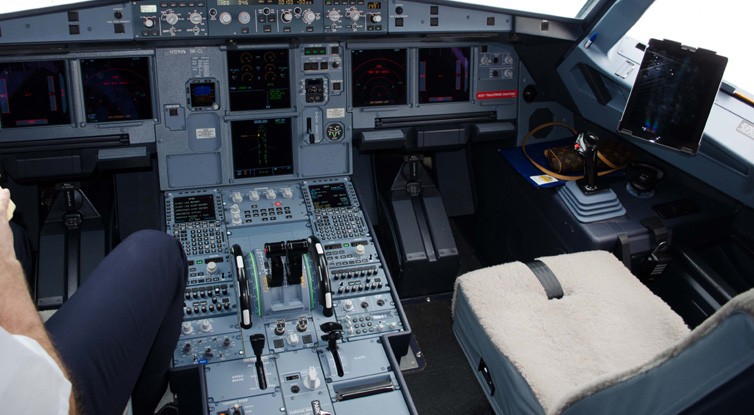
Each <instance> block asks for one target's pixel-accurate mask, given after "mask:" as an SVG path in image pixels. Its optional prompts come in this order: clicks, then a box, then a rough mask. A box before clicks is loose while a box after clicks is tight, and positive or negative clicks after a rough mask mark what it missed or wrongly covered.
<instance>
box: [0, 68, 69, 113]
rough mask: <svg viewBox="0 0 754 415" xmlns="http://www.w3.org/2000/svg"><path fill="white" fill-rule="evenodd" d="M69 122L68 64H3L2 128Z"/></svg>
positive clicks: (0, 75) (0, 71) (0, 89)
mask: <svg viewBox="0 0 754 415" xmlns="http://www.w3.org/2000/svg"><path fill="white" fill-rule="evenodd" d="M70 122H71V115H70V109H69V106H68V88H67V86H66V64H65V61H62V60H56V61H37V62H15V63H0V127H2V128H14V127H30V126H35V125H60V124H69V123H70Z"/></svg>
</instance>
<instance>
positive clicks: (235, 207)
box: [230, 203, 241, 216]
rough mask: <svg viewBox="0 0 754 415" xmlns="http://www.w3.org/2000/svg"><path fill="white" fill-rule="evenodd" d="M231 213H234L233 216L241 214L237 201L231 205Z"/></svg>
mask: <svg viewBox="0 0 754 415" xmlns="http://www.w3.org/2000/svg"><path fill="white" fill-rule="evenodd" d="M230 214H231V215H233V216H235V215H240V214H241V208H240V207H238V205H237V204H235V203H234V204H232V205H230Z"/></svg>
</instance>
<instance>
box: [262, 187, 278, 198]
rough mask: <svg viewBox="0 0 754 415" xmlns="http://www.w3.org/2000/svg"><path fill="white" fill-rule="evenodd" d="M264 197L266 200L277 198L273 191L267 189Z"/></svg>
mask: <svg viewBox="0 0 754 415" xmlns="http://www.w3.org/2000/svg"><path fill="white" fill-rule="evenodd" d="M264 197H266V198H267V199H268V200H272V199H274V198H276V197H278V194H277V193H275V189H267V190H266V191H265V192H264Z"/></svg>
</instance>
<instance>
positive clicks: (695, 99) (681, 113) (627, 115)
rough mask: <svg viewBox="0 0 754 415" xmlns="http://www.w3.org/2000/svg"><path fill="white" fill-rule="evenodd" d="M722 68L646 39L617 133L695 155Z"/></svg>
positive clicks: (696, 52)
mask: <svg viewBox="0 0 754 415" xmlns="http://www.w3.org/2000/svg"><path fill="white" fill-rule="evenodd" d="M727 63H728V59H727V58H725V57H722V56H719V55H716V54H715V53H714V52H711V51H707V50H703V49H692V48H688V47H683V46H681V44H680V43H677V42H672V41H667V40H664V41H661V40H657V39H650V41H649V47H648V48H647V50H646V51H645V52H644V59H643V60H642V62H641V66H640V67H639V73H638V74H637V76H636V81H635V82H634V86H633V88H632V89H631V95H629V97H628V102H627V103H626V109H625V110H624V111H623V117H622V118H621V120H620V123H619V124H618V130H619V131H621V132H623V133H626V134H629V135H632V136H634V137H637V138H641V139H644V140H647V141H649V142H652V143H655V144H660V145H663V146H666V147H670V148H672V149H675V150H679V151H682V152H684V153H689V154H694V153H696V152H697V151H698V149H699V144H700V142H701V140H702V135H703V133H704V126H705V125H706V123H707V118H708V117H709V113H710V110H711V109H712V104H714V102H715V97H716V96H717V91H718V90H719V89H720V83H721V82H722V77H723V72H724V71H725V66H726V64H727Z"/></svg>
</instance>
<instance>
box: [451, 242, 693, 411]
mask: <svg viewBox="0 0 754 415" xmlns="http://www.w3.org/2000/svg"><path fill="white" fill-rule="evenodd" d="M539 259H540V260H541V261H542V262H544V263H545V264H547V266H548V267H549V268H550V269H551V270H552V272H553V273H554V274H555V275H556V276H557V278H558V280H559V282H560V284H561V286H562V287H563V291H564V296H563V298H561V299H552V300H548V299H547V295H546V294H545V290H544V288H543V287H542V285H541V284H540V283H539V280H538V279H537V278H536V276H535V275H534V274H533V273H532V271H530V269H529V268H528V267H527V266H526V265H524V264H522V263H520V262H514V263H508V264H503V265H497V266H493V267H489V268H485V269H480V270H477V271H473V272H470V273H467V274H465V275H463V276H461V277H459V278H458V279H457V281H456V290H455V298H454V303H453V308H454V313H464V314H465V315H463V316H459V315H456V316H454V319H455V324H458V323H459V322H463V323H461V324H465V325H473V326H477V327H465V330H466V331H469V330H471V331H469V332H479V331H481V332H483V335H482V336H480V337H482V338H488V339H489V342H490V344H491V346H492V347H493V348H494V349H495V352H496V353H495V354H496V355H498V356H499V355H502V356H504V357H505V359H507V360H508V362H509V364H508V366H510V367H512V368H514V369H515V370H516V371H517V372H518V373H519V374H520V376H521V377H522V378H523V379H524V380H525V382H526V383H527V384H528V386H529V387H530V388H531V392H532V393H533V394H534V396H535V397H536V399H537V401H538V402H539V404H540V405H541V407H542V410H543V411H544V412H545V413H550V412H552V411H553V410H555V409H556V408H557V407H558V406H559V403H560V401H562V400H563V399H567V398H568V397H569V396H571V395H572V394H573V393H574V392H575V391H578V390H580V389H581V388H583V387H584V386H585V385H588V384H593V383H594V382H595V381H599V379H600V378H607V377H610V376H611V375H614V374H616V373H619V372H623V371H625V370H628V369H631V368H633V367H636V366H640V365H642V364H643V363H645V362H647V361H648V360H650V359H652V358H654V357H655V356H657V355H658V354H660V353H661V352H662V351H664V350H665V349H667V348H668V347H671V346H673V345H674V344H675V343H676V342H678V341H679V340H680V339H682V338H683V337H685V336H686V335H687V334H688V333H689V329H688V327H687V326H686V325H685V323H684V322H683V320H682V319H681V318H680V317H679V316H678V315H677V314H676V313H675V312H673V311H672V310H671V309H670V307H669V306H668V305H667V304H665V303H664V302H663V301H662V300H661V299H660V298H659V297H657V296H655V295H654V294H652V292H651V291H650V290H649V289H647V288H646V287H645V286H644V285H643V284H642V283H641V282H639V281H638V280H637V279H636V277H634V276H633V275H632V274H631V273H630V272H629V271H628V270H627V269H626V268H625V267H624V266H623V264H622V263H620V262H619V261H618V260H617V259H616V258H615V257H614V256H613V255H611V254H610V253H607V252H602V251H591V252H582V253H575V254H564V255H559V256H553V257H544V258H539ZM461 304H462V306H459V305H461ZM462 331H463V330H456V333H459V332H462ZM459 341H460V342H461V344H462V346H463V347H464V350H465V351H467V356H468V355H469V353H468V349H469V348H474V347H476V346H474V345H470V344H464V340H463V339H462V338H459ZM480 355H481V357H482V358H484V353H483V352H481V353H480ZM493 359H494V357H489V358H487V359H486V360H488V361H490V360H493ZM472 364H476V362H472ZM493 406H494V405H493Z"/></svg>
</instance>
